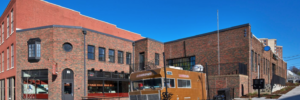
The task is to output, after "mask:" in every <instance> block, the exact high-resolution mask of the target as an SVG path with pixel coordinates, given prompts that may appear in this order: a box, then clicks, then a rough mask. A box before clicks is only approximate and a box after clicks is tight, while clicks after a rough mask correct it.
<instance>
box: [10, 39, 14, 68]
mask: <svg viewBox="0 0 300 100" xmlns="http://www.w3.org/2000/svg"><path fill="white" fill-rule="evenodd" d="M10 54H11V60H10V61H11V68H14V44H12V45H11V53H10Z"/></svg>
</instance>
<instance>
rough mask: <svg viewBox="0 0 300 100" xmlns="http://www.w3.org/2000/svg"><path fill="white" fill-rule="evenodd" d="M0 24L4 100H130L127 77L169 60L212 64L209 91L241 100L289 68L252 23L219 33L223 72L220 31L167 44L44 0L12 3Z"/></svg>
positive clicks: (186, 64)
mask: <svg viewBox="0 0 300 100" xmlns="http://www.w3.org/2000/svg"><path fill="white" fill-rule="evenodd" d="M0 23H1V26H0V29H1V30H0V33H1V35H0V41H1V42H0V43H1V45H0V99H1V100H22V99H50V100H72V99H74V100H79V99H81V98H82V97H83V96H84V94H86V95H87V96H106V97H116V96H117V97H124V99H128V92H129V91H130V81H129V79H128V77H129V74H130V73H131V72H134V71H141V70H150V69H154V68H160V67H163V66H164V54H165V65H166V66H167V67H168V66H180V67H182V68H183V69H184V70H190V69H191V67H192V66H194V65H196V64H201V65H206V63H207V66H208V67H207V70H208V71H207V72H206V73H207V75H210V76H209V77H208V78H209V81H208V82H209V84H210V86H209V87H210V88H215V89H217V88H218V89H219V88H226V87H230V88H234V89H235V92H234V93H236V94H235V96H237V97H238V96H241V95H242V94H243V93H244V94H247V93H251V92H253V91H254V90H253V89H251V85H252V79H256V78H264V79H266V84H273V83H274V84H282V83H280V82H279V81H275V80H274V79H276V80H277V79H286V62H284V61H283V60H282V59H281V58H278V55H277V54H275V53H274V52H273V51H263V47H264V45H263V42H261V41H260V40H259V39H257V38H256V37H255V36H253V35H252V34H251V27H250V25H249V24H244V25H239V26H235V27H231V28H227V29H223V30H220V63H221V64H220V71H218V70H216V69H218V67H217V66H218V58H217V54H218V51H217V46H218V44H217V41H216V40H217V38H216V37H217V34H216V31H215V32H210V33H205V34H201V35H197V36H194V37H189V38H183V39H179V40H175V41H170V42H166V43H162V42H159V41H156V40H153V39H149V38H144V37H142V36H141V35H139V34H136V33H133V32H129V31H126V30H123V29H120V28H117V27H116V25H112V24H109V23H107V22H103V21H100V20H97V19H93V18H90V17H87V16H84V15H81V14H80V13H79V12H77V11H73V10H71V9H68V8H64V7H61V6H58V5H55V4H51V3H49V2H46V1H43V0H11V1H10V3H9V4H8V6H7V8H6V9H5V11H4V12H3V14H2V16H1V17H0ZM85 68H86V71H84V69H85ZM219 73H220V74H219ZM258 73H260V74H258ZM84 76H86V77H84ZM274 77H276V78H274ZM220 83H226V84H221V85H220ZM212 92H213V91H212Z"/></svg>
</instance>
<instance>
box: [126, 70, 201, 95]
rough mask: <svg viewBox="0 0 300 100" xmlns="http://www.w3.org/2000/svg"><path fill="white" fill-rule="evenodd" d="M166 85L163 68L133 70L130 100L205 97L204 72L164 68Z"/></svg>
mask: <svg viewBox="0 0 300 100" xmlns="http://www.w3.org/2000/svg"><path fill="white" fill-rule="evenodd" d="M166 74H167V75H166V77H167V80H166V82H167V83H166V85H164V81H165V72H164V68H157V69H152V70H146V71H139V72H133V73H132V74H130V81H131V82H132V83H131V89H132V91H131V92H129V98H130V100H163V99H164V98H165V97H166V96H165V95H164V94H165V92H166V88H165V86H167V91H168V94H169V99H168V100H203V99H206V97H207V95H206V93H207V91H206V84H205V83H206V80H205V78H206V74H205V73H201V72H195V71H187V70H182V69H180V68H176V67H174V68H166Z"/></svg>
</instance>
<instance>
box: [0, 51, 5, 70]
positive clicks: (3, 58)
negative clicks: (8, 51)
mask: <svg viewBox="0 0 300 100" xmlns="http://www.w3.org/2000/svg"><path fill="white" fill-rule="evenodd" d="M1 60H2V72H4V67H5V66H4V51H2V59H1Z"/></svg>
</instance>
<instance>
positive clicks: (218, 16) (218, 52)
mask: <svg viewBox="0 0 300 100" xmlns="http://www.w3.org/2000/svg"><path fill="white" fill-rule="evenodd" d="M217 28H218V74H219V75H220V40H219V10H217Z"/></svg>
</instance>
